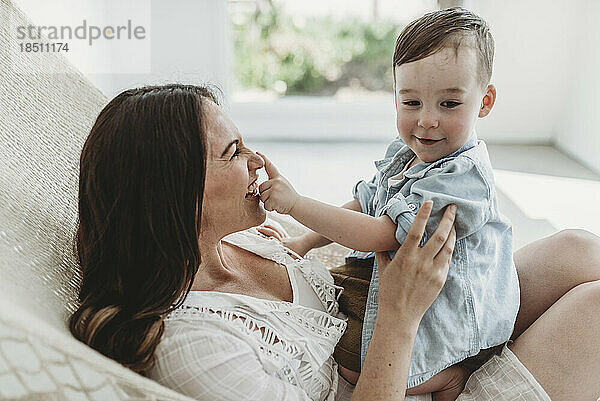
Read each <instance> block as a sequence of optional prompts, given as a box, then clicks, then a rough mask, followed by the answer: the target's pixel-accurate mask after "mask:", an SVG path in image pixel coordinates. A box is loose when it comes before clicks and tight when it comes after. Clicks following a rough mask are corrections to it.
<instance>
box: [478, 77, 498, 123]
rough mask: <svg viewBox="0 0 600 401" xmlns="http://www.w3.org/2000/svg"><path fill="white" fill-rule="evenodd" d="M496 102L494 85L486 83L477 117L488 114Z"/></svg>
mask: <svg viewBox="0 0 600 401" xmlns="http://www.w3.org/2000/svg"><path fill="white" fill-rule="evenodd" d="M494 103H496V87H495V86H494V85H491V84H490V85H488V86H487V90H486V92H485V95H484V96H483V99H481V108H480V109H479V117H485V116H487V115H488V114H490V111H492V107H494Z"/></svg>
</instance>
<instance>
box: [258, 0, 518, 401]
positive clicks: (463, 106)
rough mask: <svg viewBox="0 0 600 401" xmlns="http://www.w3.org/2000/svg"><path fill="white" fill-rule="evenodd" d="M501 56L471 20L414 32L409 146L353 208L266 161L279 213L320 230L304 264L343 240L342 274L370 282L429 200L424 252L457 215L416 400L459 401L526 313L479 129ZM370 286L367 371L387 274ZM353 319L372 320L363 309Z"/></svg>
mask: <svg viewBox="0 0 600 401" xmlns="http://www.w3.org/2000/svg"><path fill="white" fill-rule="evenodd" d="M493 52H494V44H493V39H492V36H491V34H490V32H489V28H488V26H487V24H486V23H485V21H483V20H482V19H481V18H480V17H478V16H477V15H475V14H473V13H471V12H469V11H467V10H464V9H461V8H453V9H447V10H441V11H436V12H432V13H429V14H426V15H424V16H423V17H421V18H419V19H417V20H415V21H413V22H411V23H410V24H409V25H408V26H407V27H406V28H405V29H404V30H403V31H402V32H401V33H400V35H399V37H398V39H397V41H396V48H395V51H394V58H393V67H394V99H395V103H396V116H397V118H396V123H397V129H398V133H399V135H398V137H397V138H396V139H395V140H394V141H393V142H392V143H391V144H390V145H389V146H388V148H387V151H386V153H385V157H384V158H383V159H382V160H378V161H376V162H375V166H376V168H377V170H378V172H377V174H376V175H375V176H374V177H373V178H372V179H371V180H369V181H360V182H358V183H357V184H356V185H355V187H354V190H353V194H354V199H353V200H352V201H350V202H349V203H347V204H346V205H344V206H343V207H342V208H338V207H334V206H331V205H327V204H324V203H321V202H319V201H316V200H313V199H309V198H307V197H303V196H300V195H298V194H297V193H296V192H295V191H294V189H293V188H292V186H291V185H290V184H289V182H287V180H285V178H283V177H282V176H280V175H279V173H278V172H277V169H276V168H275V166H273V165H272V163H270V162H269V161H268V160H267V159H266V158H265V164H266V166H265V167H266V170H267V173H268V175H269V180H268V181H266V182H264V183H263V184H262V185H261V186H260V188H259V190H260V197H261V199H262V201H263V202H264V205H265V208H266V209H267V210H276V211H278V212H280V213H285V214H290V215H291V216H292V217H294V218H295V219H296V220H298V221H299V222H300V223H302V224H304V225H305V226H307V227H309V228H310V229H312V230H313V232H309V233H308V234H306V235H303V236H301V237H297V238H293V239H291V240H289V241H288V242H287V245H288V246H289V247H290V248H291V249H293V250H295V251H296V252H298V253H299V254H301V255H303V254H305V253H306V252H307V251H308V250H310V249H312V248H314V247H319V246H323V245H326V244H327V243H329V242H331V241H335V242H338V243H340V244H342V245H344V246H347V247H349V248H351V249H354V250H355V251H354V252H353V253H352V254H351V255H350V258H349V259H348V260H349V262H350V263H348V264H347V265H345V266H343V267H342V268H338V269H335V272H336V273H337V277H338V278H339V277H343V278H346V279H347V278H350V279H352V278H353V279H356V280H358V281H359V282H360V276H361V275H363V276H364V275H365V272H370V269H369V267H370V265H371V263H372V262H371V260H372V259H369V258H370V257H372V255H373V252H375V251H388V250H397V249H398V247H399V246H400V244H401V243H402V242H403V241H404V238H405V236H406V233H407V232H408V230H409V228H410V226H411V224H412V222H413V220H414V217H415V215H416V213H417V210H418V209H419V207H420V206H421V205H422V204H423V203H424V202H425V201H428V200H432V201H433V210H432V212H431V218H430V219H429V222H428V225H427V228H426V233H425V238H424V239H423V240H424V241H426V240H427V238H428V235H430V234H431V233H433V232H434V231H435V228H436V227H437V224H438V222H439V221H440V219H441V216H442V214H443V212H444V209H445V208H446V207H447V206H448V205H450V204H454V205H456V206H457V214H456V220H455V228H456V234H457V240H456V245H455V251H454V255H453V257H452V262H451V265H450V270H449V273H448V278H447V281H446V283H445V285H444V288H443V289H442V291H441V293H440V295H439V297H438V298H437V299H436V300H435V302H434V303H433V305H432V306H431V308H430V309H429V310H428V311H427V312H426V313H425V315H424V317H423V320H422V321H421V324H420V326H419V329H418V332H417V336H416V339H415V344H414V348H413V353H412V360H411V366H410V372H409V379H408V388H409V390H408V391H407V393H409V394H418V393H424V392H433V393H434V399H436V400H446V399H455V398H456V397H457V396H458V394H459V393H460V392H461V391H462V388H463V386H464V380H465V379H466V377H467V376H468V374H465V369H466V368H465V366H467V367H469V368H471V369H474V368H476V367H477V366H479V365H480V364H481V363H483V361H484V360H485V358H487V357H489V356H490V355H491V352H495V350H497V349H498V346H501V345H502V344H504V343H505V342H506V341H508V340H509V338H510V336H511V333H512V330H513V326H514V322H515V318H516V315H517V311H518V308H519V284H518V279H517V274H516V270H515V267H514V264H513V259H512V229H511V226H510V225H509V223H508V222H507V221H506V220H505V219H504V218H503V216H501V215H500V213H499V212H498V207H497V202H496V191H495V186H494V177H493V172H492V168H491V164H490V160H489V157H488V153H487V149H486V146H485V144H484V142H482V141H480V140H478V139H477V136H476V134H475V130H474V126H475V122H476V120H477V118H479V117H485V116H486V115H487V114H488V113H489V112H490V111H491V109H492V107H493V105H494V101H495V99H496V89H495V87H494V86H493V85H491V84H489V82H490V78H491V74H492V62H493ZM263 158H264V156H263ZM361 265H362V266H363V267H362V268H361V267H360V266H361ZM364 266H367V267H364ZM370 276H371V277H370V284H369V287H368V295H367V296H366V304H365V313H364V322H363V324H362V341H361V343H362V349H361V356H362V360H364V356H365V354H366V350H367V347H368V345H369V341H370V339H371V335H372V334H373V329H374V326H375V319H376V315H377V301H378V271H377V264H376V263H374V264H373V269H372V273H371V274H370ZM359 292H360V291H359ZM358 298H359V299H360V294H359V295H358ZM349 302H350V304H351V303H352V301H351V300H349ZM359 309H360V308H359ZM342 310H344V309H343V307H342ZM347 313H348V314H349V315H352V313H354V314H355V315H357V316H358V319H360V313H356V305H355V308H354V310H349V311H348V312H347ZM360 326H361V325H360V323H359V324H354V325H352V324H349V329H348V333H347V334H346V335H345V337H346V338H349V340H347V341H346V342H345V343H344V340H342V341H341V344H340V346H341V348H342V349H340V350H337V351H336V357H337V356H339V358H338V361H339V362H340V365H341V366H343V367H344V368H346V369H345V370H346V372H347V370H348V369H349V370H351V371H359V369H360V360H359V359H358V357H356V358H354V359H353V355H356V356H358V341H356V340H354V341H353V340H352V339H353V338H354V339H356V337H357V332H358V330H360ZM353 331H354V332H353ZM344 347H345V348H344ZM352 348H355V349H352ZM477 355H479V356H477ZM467 359H468V360H467ZM465 360H467V361H466V362H464V361H465ZM459 362H463V364H462V365H461V366H460V367H459V366H458V365H456V364H458V363H459ZM345 365H347V366H345ZM457 381H458V382H459V384H458V385H457V384H456V382H457ZM450 382H452V383H454V384H453V385H452V386H450V387H448V383H450Z"/></svg>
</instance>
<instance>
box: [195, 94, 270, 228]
mask: <svg viewBox="0 0 600 401" xmlns="http://www.w3.org/2000/svg"><path fill="white" fill-rule="evenodd" d="M204 114H205V122H206V141H207V145H208V148H207V160H206V179H205V184H204V198H203V204H202V221H201V226H202V232H204V233H207V234H208V233H210V234H209V235H215V236H217V237H220V238H222V236H225V235H228V234H231V233H233V232H236V231H240V230H244V229H246V228H250V227H254V226H257V225H260V224H261V223H263V222H264V221H265V216H266V214H265V209H264V208H263V206H262V204H261V203H260V202H259V197H258V185H256V181H257V178H258V171H257V170H258V169H260V168H262V167H263V165H264V163H263V160H262V159H261V158H260V157H259V156H257V155H256V154H255V153H254V152H253V151H251V150H250V149H248V148H247V147H245V146H244V143H243V141H242V137H241V136H240V134H239V132H238V129H237V127H236V126H235V125H234V124H233V122H232V121H231V120H230V119H229V117H228V116H227V115H226V114H225V113H224V112H223V111H222V110H221V108H219V106H217V105H216V104H214V103H213V102H210V101H206V102H205V107H204ZM220 238H219V239H220Z"/></svg>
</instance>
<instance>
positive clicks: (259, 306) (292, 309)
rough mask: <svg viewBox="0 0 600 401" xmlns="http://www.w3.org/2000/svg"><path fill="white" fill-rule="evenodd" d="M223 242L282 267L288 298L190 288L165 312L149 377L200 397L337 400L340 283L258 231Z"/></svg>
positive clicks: (318, 264) (313, 262)
mask: <svg viewBox="0 0 600 401" xmlns="http://www.w3.org/2000/svg"><path fill="white" fill-rule="evenodd" d="M224 240H225V241H227V242H230V243H232V244H234V245H236V246H239V247H241V248H243V249H246V250H248V251H250V252H254V253H255V254H257V255H260V256H262V257H264V258H266V259H269V260H273V261H275V262H277V263H279V264H281V265H283V266H285V267H286V268H287V270H288V274H289V276H290V282H291V283H292V290H293V293H294V299H293V302H291V303H290V302H282V301H269V300H264V299H259V298H254V297H250V296H245V295H239V294H229V293H222V292H214V291H192V292H191V293H190V294H189V296H188V297H187V299H186V301H185V303H184V304H183V305H182V306H181V307H180V308H178V309H177V310H175V311H173V312H172V313H171V314H170V315H169V316H168V317H167V319H166V321H165V332H164V334H163V338H162V340H161V342H160V344H159V346H158V347H157V350H156V354H155V355H156V364H155V367H154V368H153V370H152V371H151V372H150V374H149V376H150V377H151V378H152V379H154V380H156V381H158V382H159V383H161V384H163V385H165V386H167V387H170V388H172V389H174V390H177V391H179V392H181V393H184V394H186V395H188V396H191V397H193V398H196V399H198V400H236V401H238V400H334V399H335V394H336V391H337V388H338V373H337V364H336V362H335V361H334V359H333V356H332V355H333V350H334V348H335V345H336V344H337V342H338V340H339V339H340V337H341V336H342V334H343V332H344V330H345V328H346V322H345V320H344V316H343V315H342V314H341V313H340V312H339V310H338V304H337V297H338V296H339V293H340V291H341V287H337V286H335V285H334V284H333V278H332V277H331V275H330V274H329V272H328V271H327V268H326V267H325V266H324V265H323V264H322V263H321V262H320V261H319V260H318V259H317V258H311V257H307V258H299V259H296V258H294V257H293V256H292V254H290V253H288V252H289V251H287V250H286V249H285V248H284V247H283V246H282V245H281V243H279V242H278V241H276V240H274V239H268V238H265V237H264V236H262V235H261V234H259V233H258V232H257V231H256V229H249V230H246V231H242V232H239V233H235V234H232V235H230V236H228V237H226V238H225V239H224ZM282 268H283V267H282ZM307 290H308V291H307Z"/></svg>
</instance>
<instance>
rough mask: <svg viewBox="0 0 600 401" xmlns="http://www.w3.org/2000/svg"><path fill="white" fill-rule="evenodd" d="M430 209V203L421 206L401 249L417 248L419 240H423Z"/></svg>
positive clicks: (431, 203) (431, 206) (431, 205)
mask: <svg viewBox="0 0 600 401" xmlns="http://www.w3.org/2000/svg"><path fill="white" fill-rule="evenodd" d="M432 208H433V202H432V201H427V202H425V203H423V205H421V208H420V209H419V211H418V212H417V215H416V216H415V221H413V223H412V226H410V230H408V233H407V234H406V239H405V240H404V243H403V244H402V247H401V249H402V248H404V247H405V246H406V247H407V248H413V247H414V248H416V247H418V246H419V244H420V243H421V238H423V233H425V226H426V225H427V219H429V215H430V214H431V209H432Z"/></svg>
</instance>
